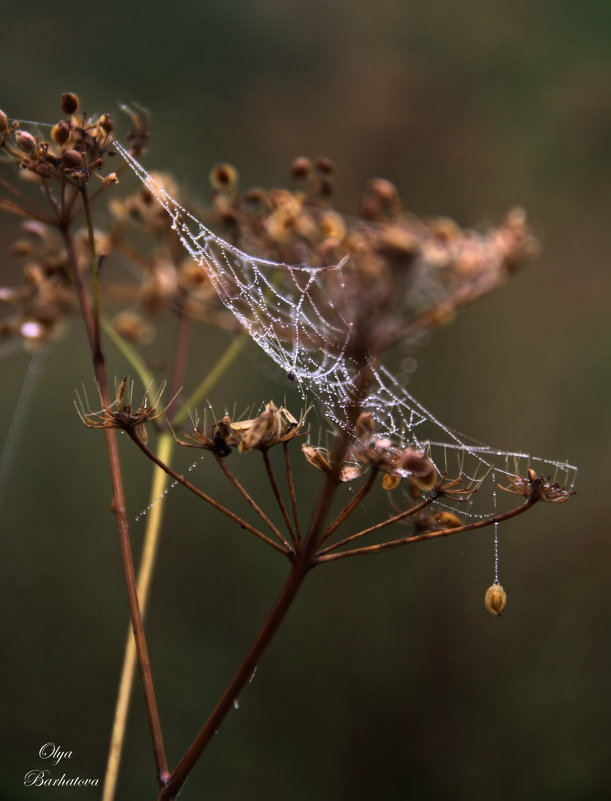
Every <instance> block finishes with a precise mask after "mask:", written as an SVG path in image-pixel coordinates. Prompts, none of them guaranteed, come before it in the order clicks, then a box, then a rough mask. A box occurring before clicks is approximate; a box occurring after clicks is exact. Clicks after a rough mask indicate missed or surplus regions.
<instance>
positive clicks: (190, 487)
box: [127, 429, 287, 556]
mask: <svg viewBox="0 0 611 801" xmlns="http://www.w3.org/2000/svg"><path fill="white" fill-rule="evenodd" d="M127 433H128V434H129V436H130V437H131V439H132V440H133V441H134V442H135V443H136V445H137V446H138V447H139V448H140V450H141V451H142V452H143V453H144V454H145V455H146V456H148V458H149V459H150V460H151V461H152V462H155V464H156V465H157V466H158V467H160V468H161V469H162V470H165V472H166V473H167V474H168V475H169V476H172V478H173V479H175V480H176V481H178V483H179V484H182V486H183V487H185V488H186V489H188V490H190V491H191V492H192V493H194V494H195V495H197V496H198V498H201V499H202V500H203V501H206V503H209V504H210V506H213V507H214V508H215V509H217V510H218V511H219V512H221V513H222V514H224V515H225V516H226V517H228V518H229V519H230V520H233V521H234V523H237V524H238V525H239V526H240V528H245V529H246V530H247V531H250V532H251V533H252V534H254V535H255V536H256V537H258V538H259V539H261V540H263V542H266V543H267V544H268V545H271V546H272V548H275V549H276V550H277V551H280V553H283V554H284V555H285V556H286V555H287V550H286V548H283V547H282V545H279V544H278V543H277V542H274V540H272V539H270V538H269V537H267V536H266V535H265V534H263V532H262V531H259V530H258V529H257V528H255V527H254V526H251V525H250V523H247V522H246V520H242V518H241V517H238V515H236V514H234V513H233V512H232V511H230V510H229V509H227V508H225V507H224V506H223V505H222V504H220V503H219V502H218V501H215V500H214V498H211V497H210V496H209V495H206V493H205V492H202V491H201V490H200V489H198V488H197V487H196V486H194V485H193V484H191V483H190V482H189V481H187V479H186V478H184V476H181V475H179V474H178V473H176V472H175V471H174V470H172V468H171V467H170V466H169V465H167V464H164V463H163V462H162V461H161V460H160V459H159V458H158V457H157V456H156V455H155V454H154V453H153V452H152V451H151V450H150V448H148V447H147V446H146V445H145V444H144V442H142V440H141V439H139V437H138V435H137V434H136V433H135V432H134V431H132V430H131V429H128V430H127Z"/></svg>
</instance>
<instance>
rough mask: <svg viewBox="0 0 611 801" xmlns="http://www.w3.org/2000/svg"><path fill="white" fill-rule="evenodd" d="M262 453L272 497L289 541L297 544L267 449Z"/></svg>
mask: <svg viewBox="0 0 611 801" xmlns="http://www.w3.org/2000/svg"><path fill="white" fill-rule="evenodd" d="M262 453H263V463H264V464H265V469H266V471H267V477H268V478H269V483H270V484H271V487H272V490H273V493H274V497H275V499H276V501H277V503H278V507H279V509H280V511H281V513H282V517H283V518H284V522H285V523H286V529H287V531H288V532H289V536H290V538H291V542H292V543H293V545H294V546H297V539H296V537H295V532H294V530H293V525H292V523H291V519H290V517H289V515H288V512H287V510H286V506H285V505H284V501H283V500H282V496H281V495H280V489H279V488H278V484H277V482H276V476H275V475H274V468H273V467H272V463H271V461H270V459H269V453H268V451H267V450H264V451H262Z"/></svg>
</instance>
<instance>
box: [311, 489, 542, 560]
mask: <svg viewBox="0 0 611 801" xmlns="http://www.w3.org/2000/svg"><path fill="white" fill-rule="evenodd" d="M535 503H536V500H535V499H533V498H528V500H527V501H526V502H525V503H523V504H522V505H521V506H517V507H516V508H515V509H511V510H510V511H508V512H504V513H503V514H499V515H495V516H494V517H489V518H487V519H486V520H477V521H476V522H474V523H468V524H467V525H464V526H455V527H454V528H444V529H441V530H440V531H427V532H424V533H422V534H413V535H412V536H410V537H403V538H402V539H399V540H390V541H388V542H381V543H379V544H377V545H368V546H366V547H364V548H354V549H353V550H350V551H340V552H339V553H325V554H318V555H317V556H316V557H315V562H316V564H322V563H323V562H332V561H335V560H337V559H343V558H344V557H347V556H365V555H366V554H372V553H381V552H382V551H389V550H390V549H391V548H400V547H401V546H402V545H411V544H412V543H414V542H424V541H425V540H433V539H437V538H438V537H449V536H450V535H451V534H460V533H461V532H463V531H472V530H473V529H477V528H484V527H486V526H491V525H494V524H495V523H501V522H502V521H503V520H509V519H510V518H511V517H516V516H517V515H519V514H522V513H523V512H526V511H527V510H528V509H530V508H531V507H532V506H533V505H534V504H535Z"/></svg>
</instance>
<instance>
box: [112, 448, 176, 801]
mask: <svg viewBox="0 0 611 801" xmlns="http://www.w3.org/2000/svg"><path fill="white" fill-rule="evenodd" d="M173 447H174V438H173V437H172V435H171V434H170V433H169V432H164V433H163V434H162V435H161V437H160V439H159V443H158V447H157V453H158V455H159V458H160V459H162V460H163V461H165V462H167V461H169V459H170V456H171V453H172V449H173ZM153 469H154V475H153V482H152V484H151V493H150V500H151V503H153V502H154V501H155V500H157V499H158V498H159V497H160V496H161V495H162V494H163V491H164V488H165V485H166V483H167V475H166V473H165V472H163V471H162V470H160V469H159V468H158V467H156V466H155V467H154V468H153ZM162 516H163V507H162V504H160V503H157V504H155V505H154V506H153V507H152V508H151V511H150V512H149V515H148V517H147V526H146V533H145V536H144V546H143V550H142V558H141V561H140V566H139V568H138V600H139V602H140V608H141V610H142V616H143V617H144V615H145V613H146V607H147V603H148V597H149V589H150V584H151V577H152V574H153V568H154V565H155V557H156V554H157V548H158V544H159V534H160V531H161V521H162ZM136 656H137V655H136V646H135V642H134V637H133V634H132V632H131V629H130V630H129V631H128V633H127V639H126V642H125V655H124V658H123V669H122V672H121V680H120V682H119V692H118V694H117V703H116V707H115V718H114V722H113V728H112V734H111V738H110V750H109V754H108V763H107V766H106V775H105V777H104V789H103V792H102V801H112V799H113V798H114V797H115V791H116V785H117V778H118V775H119V766H120V762H121V752H122V750H123V742H124V739H125V728H126V724H127V713H128V711H129V703H130V698H131V691H132V687H133V680H134V673H135V669H136Z"/></svg>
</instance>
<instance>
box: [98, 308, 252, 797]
mask: <svg viewBox="0 0 611 801" xmlns="http://www.w3.org/2000/svg"><path fill="white" fill-rule="evenodd" d="M101 323H102V327H103V329H104V331H105V333H106V334H107V335H108V336H109V337H110V338H111V339H112V341H113V342H114V344H115V345H116V346H117V348H118V349H119V350H120V352H121V353H122V354H123V356H124V357H125V358H126V360H127V361H128V362H129V363H130V364H131V365H132V366H133V367H134V369H135V370H136V372H137V373H138V375H139V376H140V379H141V380H142V383H143V384H144V386H146V387H152V384H153V380H154V377H153V374H152V373H151V372H150V371H149V369H148V367H147V366H146V364H145V363H144V361H143V359H142V358H141V356H140V354H139V353H138V352H137V351H136V349H135V348H133V347H132V346H131V345H130V344H129V343H128V342H126V341H125V340H124V339H123V337H121V336H120V335H119V333H118V332H117V330H116V329H115V327H114V326H113V325H112V324H111V323H110V322H109V321H108V320H106V319H104V318H102V320H101ZM243 341H244V340H243ZM243 341H242V342H241V343H240V347H238V348H236V347H235V346H234V345H233V343H232V345H230V346H229V348H228V349H227V350H226V351H225V353H224V354H223V356H221V358H220V359H219V361H218V362H217V363H216V364H215V365H214V367H213V368H212V370H211V371H210V373H209V374H208V375H207V376H206V378H205V379H204V381H203V382H202V385H200V386H205V387H206V391H207V390H208V389H209V388H210V387H211V386H212V385H213V384H214V383H215V382H216V381H218V379H219V378H220V377H221V375H222V374H223V373H224V372H225V370H226V369H227V368H228V367H229V366H230V365H231V363H232V362H233V360H234V359H235V357H236V356H237V354H238V353H239V350H240V349H241V347H242V344H243ZM186 346H187V343H186V337H184V336H180V335H179V337H178V341H177V344H176V347H175V350H178V349H185V350H186ZM172 380H173V384H174V386H173V387H172V388H171V391H172V394H174V391H175V387H176V389H177V388H178V385H179V384H180V381H181V380H182V379H181V377H180V375H179V374H178V373H177V371H176V370H175V371H174V374H173V377H172ZM186 408H188V407H183V408H182V409H181V410H179V412H178V415H180V414H181V412H182V413H183V414H184V412H185V409H186ZM174 444H175V439H174V437H173V436H172V435H171V433H170V432H164V433H163V434H162V435H161V437H160V439H159V442H158V444H157V448H156V454H157V456H158V458H159V459H160V460H161V461H162V462H164V463H165V464H170V459H171V454H172V450H173V448H174ZM166 483H167V473H166V472H165V471H163V470H161V469H160V468H159V467H158V466H157V465H156V466H155V468H154V473H153V482H152V485H151V492H150V501H151V504H154V505H153V506H152V508H151V512H150V513H149V515H148V517H147V526H146V533H145V537H144V547H143V553H142V559H141V563H140V566H139V570H138V598H139V601H140V608H141V610H142V615H143V616H144V614H145V612H146V607H147V603H148V596H149V592H148V591H149V586H150V580H151V577H152V571H153V568H154V562H155V556H156V553H157V549H158V545H159V539H160V538H159V534H160V531H161V523H162V519H163V509H164V505H163V501H161V502H159V503H155V501H157V500H159V499H160V498H162V494H163V491H164V488H165V485H166ZM135 667H136V648H135V644H134V638H133V636H132V634H131V631H130V632H128V636H127V640H126V644H125V651H124V657H123V668H122V672H121V679H120V683H119V691H118V694H117V703H116V707H115V718H114V723H113V729H112V734H111V740H110V750H109V755H108V762H107V767H106V775H105V777H104V789H103V796H102V801H112V800H113V799H114V797H115V793H116V786H117V780H118V775H119V767H120V761H121V753H122V750H123V743H124V740H125V730H126V725H127V714H128V711H129V704H130V698H131V693H132V689H133V685H134V682H133V677H134V673H135Z"/></svg>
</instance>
